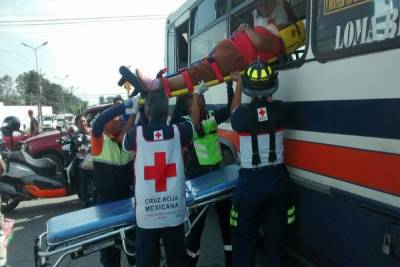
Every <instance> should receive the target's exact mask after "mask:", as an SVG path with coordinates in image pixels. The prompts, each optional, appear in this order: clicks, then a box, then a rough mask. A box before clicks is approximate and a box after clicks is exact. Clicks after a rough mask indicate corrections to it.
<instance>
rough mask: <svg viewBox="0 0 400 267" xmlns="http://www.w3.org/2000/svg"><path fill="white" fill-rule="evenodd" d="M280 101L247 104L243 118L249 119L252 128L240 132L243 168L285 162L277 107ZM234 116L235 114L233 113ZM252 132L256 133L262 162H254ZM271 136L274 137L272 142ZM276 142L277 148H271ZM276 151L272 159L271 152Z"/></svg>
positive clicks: (255, 136)
mask: <svg viewBox="0 0 400 267" xmlns="http://www.w3.org/2000/svg"><path fill="white" fill-rule="evenodd" d="M278 105H280V102H278V101H276V102H273V103H269V102H256V103H250V104H247V105H246V106H245V109H244V111H245V112H244V113H246V114H245V115H244V116H243V119H247V120H248V122H247V123H248V124H249V125H250V129H248V131H246V132H239V133H238V134H239V140H240V163H241V166H242V168H255V167H263V166H268V165H276V164H281V163H283V129H278V128H277V124H278V123H277V121H278V119H280V118H278V116H279V114H277V113H278V112H277V107H278ZM233 116H234V115H233ZM252 132H254V133H255V135H254V138H257V142H255V143H256V145H257V148H258V156H259V160H260V162H259V163H258V164H256V165H255V164H253V163H254V162H253V159H254V158H253V155H254V153H255V151H254V149H253V146H254V145H255V144H254V142H252V138H253V137H252ZM271 138H274V139H275V140H273V142H271V141H272V140H271ZM272 143H274V145H275V149H274V148H271V144H272ZM273 151H274V152H275V153H274V157H273V160H271V157H270V155H271V152H273Z"/></svg>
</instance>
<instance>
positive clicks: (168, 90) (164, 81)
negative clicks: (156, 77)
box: [161, 76, 171, 97]
mask: <svg viewBox="0 0 400 267" xmlns="http://www.w3.org/2000/svg"><path fill="white" fill-rule="evenodd" d="M161 81H162V84H163V88H164V92H165V94H166V95H167V96H168V97H170V96H171V86H170V85H169V81H168V78H166V77H164V76H161Z"/></svg>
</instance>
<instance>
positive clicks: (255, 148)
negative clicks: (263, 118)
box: [246, 104, 261, 166]
mask: <svg viewBox="0 0 400 267" xmlns="http://www.w3.org/2000/svg"><path fill="white" fill-rule="evenodd" d="M246 109H247V110H246V111H247V118H248V120H249V122H250V133H251V148H252V150H253V151H252V155H253V156H252V159H251V163H252V164H253V165H254V166H257V165H259V164H260V163H261V159H260V154H259V151H258V137H257V127H256V126H257V121H256V119H255V116H254V114H253V113H252V111H253V110H252V106H251V104H250V105H247V106H246Z"/></svg>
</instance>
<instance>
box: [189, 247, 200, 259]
mask: <svg viewBox="0 0 400 267" xmlns="http://www.w3.org/2000/svg"><path fill="white" fill-rule="evenodd" d="M186 254H187V255H188V256H190V257H192V258H197V257H198V256H199V255H200V253H199V251H197V252H192V251H190V250H188V249H186Z"/></svg>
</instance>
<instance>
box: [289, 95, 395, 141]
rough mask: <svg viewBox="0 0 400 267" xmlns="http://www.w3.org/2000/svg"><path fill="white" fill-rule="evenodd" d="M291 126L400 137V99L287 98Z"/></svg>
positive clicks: (295, 128)
mask: <svg viewBox="0 0 400 267" xmlns="http://www.w3.org/2000/svg"><path fill="white" fill-rule="evenodd" d="M286 107H287V114H286V115H287V119H288V122H287V126H288V127H287V128H288V129H294V130H303V131H314V132H325V133H335V134H345V135H359V136H368V137H379V138H394V139H400V99H371V100H332V101H305V102H287V103H286Z"/></svg>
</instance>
